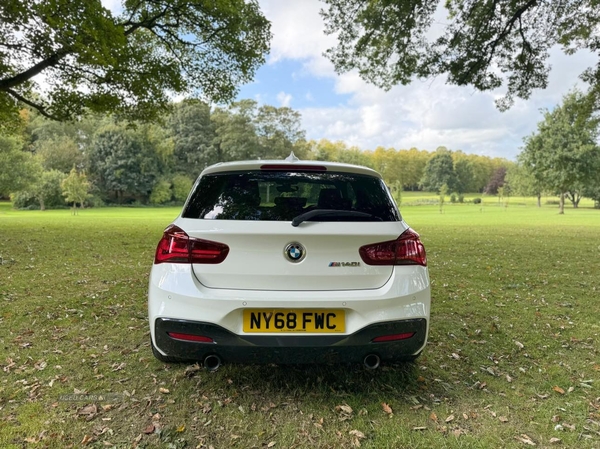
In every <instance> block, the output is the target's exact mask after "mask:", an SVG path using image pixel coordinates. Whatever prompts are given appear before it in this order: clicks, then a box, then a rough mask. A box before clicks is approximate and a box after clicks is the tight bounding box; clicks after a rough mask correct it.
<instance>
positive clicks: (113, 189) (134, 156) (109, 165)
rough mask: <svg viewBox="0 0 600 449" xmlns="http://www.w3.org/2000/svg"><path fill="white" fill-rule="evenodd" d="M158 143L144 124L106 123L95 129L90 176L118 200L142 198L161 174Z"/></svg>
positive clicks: (145, 197)
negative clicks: (118, 124) (137, 125)
mask: <svg viewBox="0 0 600 449" xmlns="http://www.w3.org/2000/svg"><path fill="white" fill-rule="evenodd" d="M158 143H159V142H156V140H154V139H152V133H149V132H147V131H145V129H144V128H139V127H138V128H137V129H128V128H127V127H126V125H120V126H117V125H109V126H106V127H104V128H101V129H99V130H98V131H97V132H96V134H95V136H94V141H93V144H92V145H91V147H90V154H89V159H88V161H89V170H90V177H91V179H92V180H93V182H94V184H96V186H97V187H98V188H99V189H100V191H102V192H104V193H105V194H111V196H113V197H114V198H115V199H116V200H117V202H119V203H121V202H123V201H124V200H125V199H128V200H134V199H139V200H142V201H145V200H146V199H147V198H148V197H149V195H150V193H151V191H152V189H153V187H154V184H155V183H156V181H157V180H158V179H159V178H160V176H161V175H162V167H161V166H162V160H161V157H160V156H159V154H158V151H157V146H156V145H157V144H158Z"/></svg>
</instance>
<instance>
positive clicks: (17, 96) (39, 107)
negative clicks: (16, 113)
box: [5, 89, 60, 121]
mask: <svg viewBox="0 0 600 449" xmlns="http://www.w3.org/2000/svg"><path fill="white" fill-rule="evenodd" d="M5 91H6V93H8V94H9V95H11V96H12V97H14V98H15V99H17V100H19V101H20V102H21V103H25V104H26V105H27V106H31V107H32V108H33V109H35V110H36V111H38V112H39V113H40V114H42V115H43V116H44V117H46V118H49V119H51V120H56V121H60V119H59V118H58V117H56V116H54V115H52V114H50V113H49V112H47V111H46V108H44V107H43V106H42V105H40V104H37V103H34V102H33V101H31V100H28V99H27V98H25V97H23V96H22V95H21V94H19V93H18V92H15V91H14V90H12V89H5Z"/></svg>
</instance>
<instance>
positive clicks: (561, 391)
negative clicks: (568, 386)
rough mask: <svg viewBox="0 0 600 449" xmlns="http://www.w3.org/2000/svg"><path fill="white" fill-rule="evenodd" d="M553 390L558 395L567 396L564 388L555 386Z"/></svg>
mask: <svg viewBox="0 0 600 449" xmlns="http://www.w3.org/2000/svg"><path fill="white" fill-rule="evenodd" d="M552 389H553V390H554V391H556V392H557V393H560V394H565V390H563V389H562V388H560V387H559V386H558V385H555V386H554V387H552Z"/></svg>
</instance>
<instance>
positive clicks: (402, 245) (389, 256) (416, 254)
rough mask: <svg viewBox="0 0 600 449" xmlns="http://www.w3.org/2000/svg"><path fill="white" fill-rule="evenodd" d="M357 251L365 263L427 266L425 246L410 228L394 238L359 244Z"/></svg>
mask: <svg viewBox="0 0 600 449" xmlns="http://www.w3.org/2000/svg"><path fill="white" fill-rule="evenodd" d="M358 252H359V254H360V257H361V259H362V260H363V262H364V263H366V264H367V265H422V266H424V267H426V266H427V256H426V254H425V247H424V246H423V243H421V239H420V238H419V234H417V233H416V232H415V231H413V230H412V229H407V230H406V231H404V232H403V233H402V234H401V235H400V237H398V238H397V239H396V240H389V241H387V242H379V243H371V244H369V245H365V246H361V247H360V249H359V250H358Z"/></svg>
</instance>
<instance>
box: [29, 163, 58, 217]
mask: <svg viewBox="0 0 600 449" xmlns="http://www.w3.org/2000/svg"><path fill="white" fill-rule="evenodd" d="M65 178H66V175H65V174H64V173H63V172H61V171H59V170H50V171H45V172H43V173H41V174H40V176H39V178H38V179H37V180H36V182H35V183H34V184H33V185H32V187H31V190H30V191H31V194H32V195H33V196H34V197H35V199H36V200H37V202H38V204H39V205H40V210H46V207H49V208H52V207H60V206H64V205H65V201H64V198H63V197H62V195H61V194H62V191H61V185H62V182H63V181H64V179H65Z"/></svg>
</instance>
